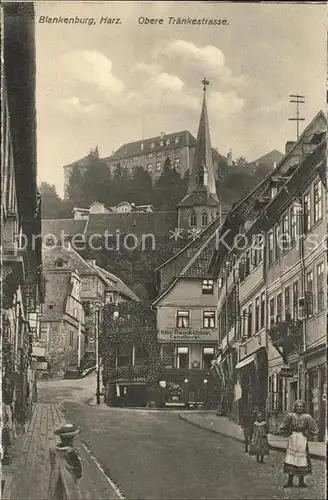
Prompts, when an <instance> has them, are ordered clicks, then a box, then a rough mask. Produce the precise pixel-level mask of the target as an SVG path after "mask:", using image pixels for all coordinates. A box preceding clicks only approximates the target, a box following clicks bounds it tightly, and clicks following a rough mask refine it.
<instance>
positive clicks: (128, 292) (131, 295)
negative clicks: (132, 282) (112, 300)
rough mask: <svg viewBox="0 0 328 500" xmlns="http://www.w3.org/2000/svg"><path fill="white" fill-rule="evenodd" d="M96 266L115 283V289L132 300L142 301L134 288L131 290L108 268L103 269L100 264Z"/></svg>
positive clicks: (107, 278)
mask: <svg viewBox="0 0 328 500" xmlns="http://www.w3.org/2000/svg"><path fill="white" fill-rule="evenodd" d="M95 267H96V269H97V271H98V272H99V273H100V274H101V275H102V276H103V278H104V279H105V280H110V281H112V282H114V283H115V288H114V290H117V291H118V292H119V293H121V294H122V295H125V296H126V297H128V298H129V299H131V300H134V301H136V302H140V299H139V297H137V296H136V294H135V293H133V292H132V290H130V288H129V287H128V286H127V285H126V284H125V283H124V282H123V281H122V280H121V279H120V278H118V277H117V276H115V275H114V274H112V273H110V272H109V271H107V270H106V269H103V268H101V267H99V266H95Z"/></svg>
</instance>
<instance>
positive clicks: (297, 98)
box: [288, 94, 305, 139]
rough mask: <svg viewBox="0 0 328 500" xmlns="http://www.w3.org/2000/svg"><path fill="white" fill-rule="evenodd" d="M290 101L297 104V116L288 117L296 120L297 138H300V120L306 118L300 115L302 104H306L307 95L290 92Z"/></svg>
mask: <svg viewBox="0 0 328 500" xmlns="http://www.w3.org/2000/svg"><path fill="white" fill-rule="evenodd" d="M289 102H294V103H295V104H296V117H293V118H288V119H289V120H290V121H295V122H296V127H297V139H298V138H299V135H300V125H299V122H303V121H304V120H305V118H301V117H300V108H299V106H300V104H305V96H304V95H299V94H290V95H289Z"/></svg>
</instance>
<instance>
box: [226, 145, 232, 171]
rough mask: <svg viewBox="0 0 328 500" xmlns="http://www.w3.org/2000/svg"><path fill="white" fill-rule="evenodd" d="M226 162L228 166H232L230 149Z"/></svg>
mask: <svg viewBox="0 0 328 500" xmlns="http://www.w3.org/2000/svg"><path fill="white" fill-rule="evenodd" d="M227 164H228V167H232V150H231V149H230V151H229V153H228V154H227Z"/></svg>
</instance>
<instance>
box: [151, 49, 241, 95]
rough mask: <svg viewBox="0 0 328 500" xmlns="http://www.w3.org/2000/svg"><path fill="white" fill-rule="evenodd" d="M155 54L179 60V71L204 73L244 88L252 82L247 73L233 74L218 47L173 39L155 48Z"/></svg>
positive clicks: (158, 56) (229, 84) (216, 79)
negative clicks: (201, 45) (200, 45)
mask: <svg viewBox="0 0 328 500" xmlns="http://www.w3.org/2000/svg"><path fill="white" fill-rule="evenodd" d="M154 56H155V57H157V58H160V59H161V60H163V61H170V62H172V63H173V62H174V63H175V64H176V63H177V62H178V68H179V71H181V72H183V71H185V72H187V73H188V76H190V73H191V72H193V74H202V75H206V76H207V77H210V78H211V79H214V81H217V82H219V83H220V84H224V85H228V86H233V87H236V88H243V87H244V86H246V85H247V84H249V83H250V79H249V77H246V75H243V74H240V75H233V73H232V71H231V69H230V68H229V67H228V66H227V64H226V59H225V55H224V53H223V52H222V50H220V49H219V48H218V47H215V46H214V45H206V46H205V47H198V46H197V45H195V44H194V43H192V42H187V41H185V40H173V41H170V42H167V43H166V44H164V45H162V46H161V47H157V48H155V49H154Z"/></svg>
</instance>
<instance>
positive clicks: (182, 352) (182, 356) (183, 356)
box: [177, 347, 189, 368]
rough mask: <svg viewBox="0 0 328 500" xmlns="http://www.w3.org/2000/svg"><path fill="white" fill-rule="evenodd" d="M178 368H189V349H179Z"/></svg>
mask: <svg viewBox="0 0 328 500" xmlns="http://www.w3.org/2000/svg"><path fill="white" fill-rule="evenodd" d="M177 351H178V355H177V368H189V347H178V349H177Z"/></svg>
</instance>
